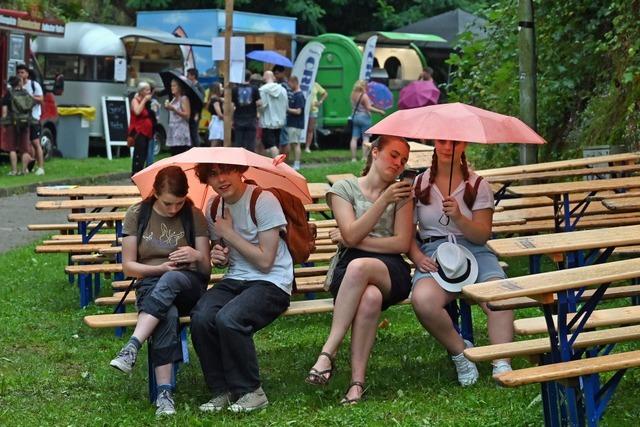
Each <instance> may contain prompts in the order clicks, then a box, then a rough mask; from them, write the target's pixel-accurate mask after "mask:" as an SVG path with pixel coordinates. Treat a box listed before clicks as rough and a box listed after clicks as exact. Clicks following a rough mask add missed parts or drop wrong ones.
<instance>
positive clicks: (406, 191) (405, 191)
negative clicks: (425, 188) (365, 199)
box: [380, 181, 411, 205]
mask: <svg viewBox="0 0 640 427" xmlns="http://www.w3.org/2000/svg"><path fill="white" fill-rule="evenodd" d="M410 196H411V184H409V183H408V182H404V181H398V182H394V183H393V184H391V185H390V186H388V187H387V189H386V190H384V192H383V193H382V194H381V195H380V198H381V199H382V200H383V201H384V202H385V203H386V204H387V205H388V204H390V203H397V202H399V201H401V200H403V199H406V198H407V197H410Z"/></svg>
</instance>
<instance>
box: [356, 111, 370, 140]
mask: <svg viewBox="0 0 640 427" xmlns="http://www.w3.org/2000/svg"><path fill="white" fill-rule="evenodd" d="M370 127H371V116H370V115H369V114H367V113H362V112H357V113H356V114H354V115H353V128H352V129H351V137H352V138H363V137H364V133H365V131H366V130H367V129H369V128H370Z"/></svg>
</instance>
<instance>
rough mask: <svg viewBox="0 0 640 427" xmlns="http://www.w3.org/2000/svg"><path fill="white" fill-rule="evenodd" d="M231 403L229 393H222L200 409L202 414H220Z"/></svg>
mask: <svg viewBox="0 0 640 427" xmlns="http://www.w3.org/2000/svg"><path fill="white" fill-rule="evenodd" d="M230 403H231V401H230V400H229V393H222V394H219V395H217V396H215V397H213V398H211V400H210V401H208V402H207V403H203V404H202V405H200V407H199V408H200V410H201V411H202V412H220V411H222V410H223V409H224V408H226V407H227V406H229V404H230Z"/></svg>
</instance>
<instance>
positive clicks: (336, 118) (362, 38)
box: [313, 31, 445, 130]
mask: <svg viewBox="0 0 640 427" xmlns="http://www.w3.org/2000/svg"><path fill="white" fill-rule="evenodd" d="M372 35H377V36H378V42H377V45H376V49H375V59H374V64H373V67H374V68H373V71H372V76H371V79H372V80H375V81H378V82H380V83H384V84H386V85H387V86H388V87H389V89H390V90H391V92H392V93H393V96H394V107H392V108H391V109H389V110H387V114H389V113H391V112H393V111H395V109H396V108H397V107H396V106H397V102H398V96H399V93H400V89H402V88H403V87H404V86H406V85H407V84H408V83H410V82H411V81H413V80H416V79H417V78H418V75H419V74H420V72H421V71H422V69H423V68H424V67H425V66H426V65H427V61H426V58H425V57H424V55H423V54H422V52H421V51H420V49H419V48H418V47H417V46H416V44H414V42H427V41H429V42H438V41H441V42H444V41H445V40H444V39H442V38H440V37H438V36H433V35H430V34H409V33H395V32H383V31H378V32H368V33H363V34H360V35H358V36H356V37H355V38H350V37H346V36H344V35H342V34H333V33H327V34H322V35H320V36H318V37H316V38H314V39H313V40H314V41H317V42H320V43H322V44H323V45H324V46H325V49H324V51H323V52H322V58H321V59H320V65H319V68H318V75H317V77H316V80H317V82H318V83H320V84H321V85H322V86H323V87H324V88H325V89H326V90H327V92H328V93H329V96H328V98H327V99H326V101H325V102H324V104H323V113H322V117H321V122H320V123H319V127H322V128H324V129H328V130H340V129H342V128H344V127H345V126H346V124H347V119H348V117H349V116H350V115H351V113H352V111H351V103H350V101H349V96H350V94H351V90H352V89H353V85H354V83H355V82H356V80H358V76H359V74H360V64H361V63H362V51H363V49H364V44H365V43H366V41H367V39H368V38H369V37H370V36H372ZM372 117H373V121H374V122H377V121H378V120H380V119H381V116H380V115H379V114H377V113H374V114H373V116H372Z"/></svg>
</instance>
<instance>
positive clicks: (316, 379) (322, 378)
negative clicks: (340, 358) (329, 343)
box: [304, 351, 336, 385]
mask: <svg viewBox="0 0 640 427" xmlns="http://www.w3.org/2000/svg"><path fill="white" fill-rule="evenodd" d="M320 356H324V357H326V358H327V359H329V361H330V362H331V367H330V368H329V369H325V370H322V371H318V370H317V369H316V368H311V370H310V371H309V373H308V374H307V378H305V379H304V382H306V383H307V384H311V385H327V384H329V380H330V379H331V377H333V372H334V371H335V368H336V366H335V359H334V358H333V356H332V355H330V354H329V353H327V352H326V351H323V352H322V353H320ZM320 356H318V357H320ZM327 374H329V375H327Z"/></svg>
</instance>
